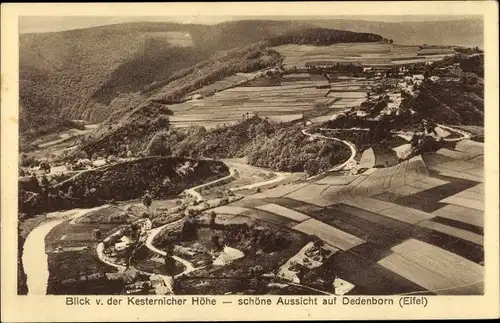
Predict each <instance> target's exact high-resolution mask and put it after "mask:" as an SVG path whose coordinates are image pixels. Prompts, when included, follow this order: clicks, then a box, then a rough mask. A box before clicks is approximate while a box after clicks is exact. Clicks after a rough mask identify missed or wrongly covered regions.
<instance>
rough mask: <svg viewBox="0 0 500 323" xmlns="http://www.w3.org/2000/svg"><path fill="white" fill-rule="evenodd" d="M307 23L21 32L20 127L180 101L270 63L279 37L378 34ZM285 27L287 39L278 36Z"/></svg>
mask: <svg viewBox="0 0 500 323" xmlns="http://www.w3.org/2000/svg"><path fill="white" fill-rule="evenodd" d="M311 27H313V25H311V24H307V23H304V22H297V21H264V20H260V21H233V22H226V23H221V24H217V25H213V26H204V25H194V24H175V23H127V24H120V25H110V26H102V27H93V28H85V29H78V30H70V31H64V32H55V33H43V34H22V35H21V36H20V105H21V106H22V108H23V110H24V111H25V112H23V114H21V123H22V124H25V125H26V126H24V127H23V129H21V134H22V136H23V137H26V135H27V134H30V135H38V134H39V133H45V132H49V131H51V130H57V129H59V126H58V122H60V121H61V120H64V119H67V120H71V119H85V120H86V121H88V122H102V121H103V120H105V119H107V118H108V117H109V116H110V115H112V114H113V113H115V112H119V111H121V110H122V109H128V111H129V112H130V110H132V109H133V108H136V107H138V106H140V105H141V103H143V101H145V100H147V99H154V100H163V101H169V100H179V99H181V98H182V97H183V96H184V95H185V94H186V93H189V92H190V91H192V90H194V89H199V88H201V87H202V86H204V85H208V84H211V83H213V82H215V81H217V80H220V79H222V78H224V77H226V76H229V75H232V74H234V73H238V72H250V71H255V70H258V69H262V68H265V67H269V66H274V65H276V64H278V63H279V62H280V56H279V54H278V53H277V52H276V51H274V50H272V49H269V48H268V47H269V46H271V45H273V44H277V42H279V43H283V42H295V41H298V40H297V39H296V37H299V38H300V37H302V38H303V39H304V41H305V42H309V41H312V40H313V38H314V39H323V40H324V41H325V42H327V43H331V42H339V41H347V42H356V41H376V40H380V39H382V37H381V36H378V35H373V34H363V33H360V34H358V33H354V32H347V31H340V30H328V29H321V28H320V29H314V28H313V29H311ZM306 28H307V29H306ZM298 30H304V31H303V33H300V32H297V31H298ZM167 32H168V33H177V34H179V35H180V36H179V37H183V36H186V37H187V36H189V39H190V42H185V43H182V44H181V45H179V44H177V43H175V40H174V41H171V39H169V37H170V36H168V35H170V34H168V33H167ZM285 33H290V34H288V35H290V36H287V37H291V38H284V39H280V38H276V36H280V35H283V34H285ZM163 34H165V35H164V36H162V35H163ZM40 110H43V112H44V113H43V117H42V116H41V113H39V111H40ZM33 111H35V112H33ZM37 115H40V117H37ZM115 120H116V119H115Z"/></svg>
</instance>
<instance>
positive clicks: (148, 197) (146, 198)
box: [142, 191, 153, 214]
mask: <svg viewBox="0 0 500 323" xmlns="http://www.w3.org/2000/svg"><path fill="white" fill-rule="evenodd" d="M152 203H153V199H152V198H151V195H149V191H146V193H145V194H144V196H143V197H142V204H143V205H144V206H145V207H146V210H147V213H148V214H149V207H150V206H151V204H152Z"/></svg>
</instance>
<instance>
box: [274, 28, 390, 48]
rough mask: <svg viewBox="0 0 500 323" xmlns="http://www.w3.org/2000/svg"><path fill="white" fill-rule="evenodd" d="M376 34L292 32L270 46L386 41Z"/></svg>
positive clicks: (329, 31)
mask: <svg viewBox="0 0 500 323" xmlns="http://www.w3.org/2000/svg"><path fill="white" fill-rule="evenodd" d="M384 40H385V39H384V38H383V37H382V36H380V35H376V34H370V33H356V32H352V31H347V30H337V29H326V28H312V29H306V30H299V31H294V32H290V33H287V34H284V35H281V36H278V37H274V38H271V39H270V40H269V46H279V45H286V44H298V45H314V46H329V45H333V44H336V43H371V42H379V41H384Z"/></svg>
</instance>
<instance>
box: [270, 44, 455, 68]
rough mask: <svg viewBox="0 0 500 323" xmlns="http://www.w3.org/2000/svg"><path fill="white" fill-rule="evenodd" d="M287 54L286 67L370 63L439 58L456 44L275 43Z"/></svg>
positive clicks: (282, 52)
mask: <svg viewBox="0 0 500 323" xmlns="http://www.w3.org/2000/svg"><path fill="white" fill-rule="evenodd" d="M273 48H274V49H275V50H276V51H278V52H279V53H280V54H281V55H283V56H284V57H285V59H284V61H283V66H284V67H293V66H296V67H297V68H304V67H306V64H308V65H322V66H325V65H332V64H335V63H360V64H362V65H370V66H377V65H379V66H384V65H386V66H388V65H392V64H396V65H398V64H410V63H418V62H426V61H438V60H441V59H443V58H444V57H445V56H446V55H451V54H453V53H454V51H453V49H452V48H437V49H434V48H430V49H422V50H421V49H420V48H419V47H417V46H401V45H394V44H384V43H355V44H352V43H351V44H335V45H331V46H310V45H295V44H292V45H282V46H277V47H273Z"/></svg>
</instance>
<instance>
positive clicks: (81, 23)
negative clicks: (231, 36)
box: [19, 15, 475, 33]
mask: <svg viewBox="0 0 500 323" xmlns="http://www.w3.org/2000/svg"><path fill="white" fill-rule="evenodd" d="M471 18H475V17H474V16H457V15H455V16H451V15H447V16H444V15H432V16H431V15H411V16H410V15H397V16H395V15H393V16H376V15H366V16H289V15H288V16H227V15H224V16H21V17H19V32H20V33H40V32H53V31H63V30H71V29H79V28H88V27H95V26H103V25H110V24H117V23H124V22H137V21H153V22H177V23H198V24H217V23H220V22H224V21H233V20H245V19H257V20H260V19H268V20H311V19H347V20H368V21H381V22H417V21H446V20H461V19H471Z"/></svg>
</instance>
